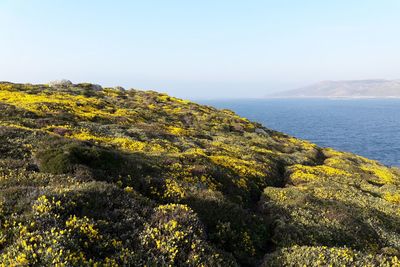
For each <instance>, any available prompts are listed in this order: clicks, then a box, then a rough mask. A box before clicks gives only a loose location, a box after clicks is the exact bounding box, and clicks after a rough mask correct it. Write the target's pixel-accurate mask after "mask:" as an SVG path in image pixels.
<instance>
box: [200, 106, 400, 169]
mask: <svg viewBox="0 0 400 267" xmlns="http://www.w3.org/2000/svg"><path fill="white" fill-rule="evenodd" d="M198 102H201V103H203V104H206V105H210V106H214V107H216V108H220V109H230V110H233V111H235V112H236V113H238V114H239V115H240V116H242V117H246V118H248V119H250V120H252V121H256V122H259V123H261V124H263V125H264V126H265V127H268V128H270V129H274V130H277V131H280V132H284V133H286V134H289V135H292V136H295V137H298V138H301V139H306V140H309V141H311V142H313V143H316V144H318V145H319V146H322V147H332V148H335V149H337V150H340V151H347V152H353V153H356V154H359V155H362V156H365V157H367V158H370V159H375V160H378V161H380V162H381V163H383V164H385V165H388V166H396V167H400V99H241V100H203V101H198Z"/></svg>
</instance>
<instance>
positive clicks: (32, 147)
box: [0, 82, 400, 266]
mask: <svg viewBox="0 0 400 267" xmlns="http://www.w3.org/2000/svg"><path fill="white" fill-rule="evenodd" d="M0 125H1V126H0V152H1V153H0V209H1V213H0V224H1V228H0V249H1V255H0V262H1V264H2V265H3V266H27V265H30V266H49V265H51V266H54V265H56V266H82V265H86V266H94V265H96V264H98V265H101V266H127V265H130V266H143V265H146V266H167V265H175V266H238V265H241V266H259V265H262V266H303V265H307V266H321V265H328V264H332V265H334V266H343V265H348V266H354V265H358V266H365V265H370V266H378V265H382V266H389V265H396V264H397V265H398V264H399V261H398V258H397V257H398V256H399V251H400V250H399V249H400V209H399V208H400V191H399V186H400V171H399V170H398V169H394V168H388V167H385V166H383V165H381V164H379V163H378V162H375V161H371V160H368V159H365V158H362V157H359V156H356V155H353V154H349V153H342V152H338V151H335V150H332V149H323V148H319V147H317V146H316V145H314V144H311V143H308V142H305V141H302V140H298V139H295V138H292V137H290V136H287V135H285V134H282V133H279V132H275V131H272V130H269V129H266V128H264V127H262V126H261V125H260V124H257V123H253V122H250V121H248V120H246V119H244V118H240V117H239V116H237V115H236V114H234V113H233V112H231V111H228V110H217V109H214V108H211V107H207V106H202V105H198V104H195V103H191V102H189V101H185V100H180V99H177V98H173V97H170V96H168V95H165V94H159V93H156V92H152V91H147V92H144V91H138V90H127V91H125V90H123V89H122V88H101V87H99V86H95V85H92V84H76V85H73V84H69V83H55V84H52V85H51V86H50V85H28V84H12V83H5V82H3V83H0ZM98 265H97V266H98Z"/></svg>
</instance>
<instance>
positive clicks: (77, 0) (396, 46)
mask: <svg viewBox="0 0 400 267" xmlns="http://www.w3.org/2000/svg"><path fill="white" fill-rule="evenodd" d="M0 36H1V37H0V80H8V81H13V82H32V83H37V82H47V81H49V80H55V79H61V78H66V79H70V80H72V81H73V82H80V81H90V82H94V83H99V84H103V85H122V86H124V87H127V88H130V87H134V88H143V89H154V90H157V91H163V92H168V93H170V94H172V95H175V96H179V97H184V98H191V99H196V98H219V97H260V96H264V95H266V94H268V93H269V92H273V91H278V90H285V89H292V88H297V87H300V86H303V85H307V84H308V83H313V82H316V81H320V80H342V79H366V78H386V79H395V78H400V73H399V72H400V1H399V0H326V1H325V0H324V1H322V0H302V1H299V0H274V1H272V0H264V1H261V0H260V1H254V0H253V1H252V0H249V1H243V0H237V1H235V0H202V1H188V0H181V1H177V0H168V1H167V0H148V1H147V0H146V1H145V0H141V1H134V0H132V1H118V0H114V1H101V0H96V1H94V0H92V1H91V0H64V1H62V0H25V1H23V0H0Z"/></svg>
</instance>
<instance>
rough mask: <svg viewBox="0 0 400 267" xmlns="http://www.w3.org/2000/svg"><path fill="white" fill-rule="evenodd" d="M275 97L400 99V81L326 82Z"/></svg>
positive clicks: (281, 93)
mask: <svg viewBox="0 0 400 267" xmlns="http://www.w3.org/2000/svg"><path fill="white" fill-rule="evenodd" d="M273 96H275V97H348V98H382V97H400V80H354V81H325V82H319V83H316V84H313V85H310V86H306V87H304V88H300V89H295V90H289V91H285V92H280V93H277V94H275V95H273Z"/></svg>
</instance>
